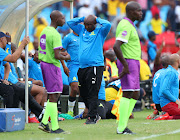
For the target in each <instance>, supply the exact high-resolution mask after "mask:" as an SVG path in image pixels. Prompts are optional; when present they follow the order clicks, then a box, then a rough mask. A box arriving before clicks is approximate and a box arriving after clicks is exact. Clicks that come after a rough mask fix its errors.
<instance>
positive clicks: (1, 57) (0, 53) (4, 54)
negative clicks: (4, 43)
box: [0, 48, 9, 79]
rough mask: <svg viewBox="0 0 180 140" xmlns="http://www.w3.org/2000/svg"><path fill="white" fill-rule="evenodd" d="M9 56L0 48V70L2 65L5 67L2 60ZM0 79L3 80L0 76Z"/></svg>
mask: <svg viewBox="0 0 180 140" xmlns="http://www.w3.org/2000/svg"><path fill="white" fill-rule="evenodd" d="M8 55H9V54H8V53H7V52H6V51H5V50H4V49H2V48H0V70H2V69H3V67H4V66H3V65H5V63H6V62H5V61H3V60H4V58H6V56H8ZM0 79H3V76H2V75H1V74H0Z"/></svg>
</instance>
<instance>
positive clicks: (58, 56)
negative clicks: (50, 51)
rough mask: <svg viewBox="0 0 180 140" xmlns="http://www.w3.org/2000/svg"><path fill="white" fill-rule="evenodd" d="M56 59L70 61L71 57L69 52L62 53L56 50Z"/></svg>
mask: <svg viewBox="0 0 180 140" xmlns="http://www.w3.org/2000/svg"><path fill="white" fill-rule="evenodd" d="M54 57H55V58H56V59H58V60H70V59H71V57H70V55H69V54H68V53H67V52H61V51H60V50H59V49H55V50H54Z"/></svg>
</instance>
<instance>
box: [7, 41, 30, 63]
mask: <svg viewBox="0 0 180 140" xmlns="http://www.w3.org/2000/svg"><path fill="white" fill-rule="evenodd" d="M28 43H29V37H24V39H23V41H22V42H21V45H20V46H19V47H18V49H17V50H16V51H15V52H14V53H13V54H12V55H10V54H9V55H8V56H6V57H5V58H4V61H7V62H12V63H15V62H16V61H17V59H18V58H19V57H20V56H21V53H22V51H23V49H24V48H25V46H26V45H27V44H28Z"/></svg>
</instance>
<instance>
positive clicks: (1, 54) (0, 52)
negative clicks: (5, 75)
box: [0, 48, 9, 61]
mask: <svg viewBox="0 0 180 140" xmlns="http://www.w3.org/2000/svg"><path fill="white" fill-rule="evenodd" d="M8 55H9V54H8V53H7V52H6V51H5V50H3V49H2V48H0V61H3V60H4V58H6V56H8Z"/></svg>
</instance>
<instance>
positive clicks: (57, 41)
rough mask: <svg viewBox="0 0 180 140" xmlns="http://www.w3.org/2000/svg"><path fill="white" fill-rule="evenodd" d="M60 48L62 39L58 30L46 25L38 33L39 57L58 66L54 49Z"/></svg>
mask: <svg viewBox="0 0 180 140" xmlns="http://www.w3.org/2000/svg"><path fill="white" fill-rule="evenodd" d="M61 48H62V39H61V35H60V34H59V33H58V31H57V30H56V29H55V28H54V27H51V26H48V27H46V28H45V29H44V30H43V31H42V32H41V35H40V45H39V48H38V49H39V53H38V54H39V59H40V60H42V61H43V62H46V63H51V64H53V65H55V66H57V67H60V62H59V60H58V59H56V58H55V54H54V50H55V49H61Z"/></svg>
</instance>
